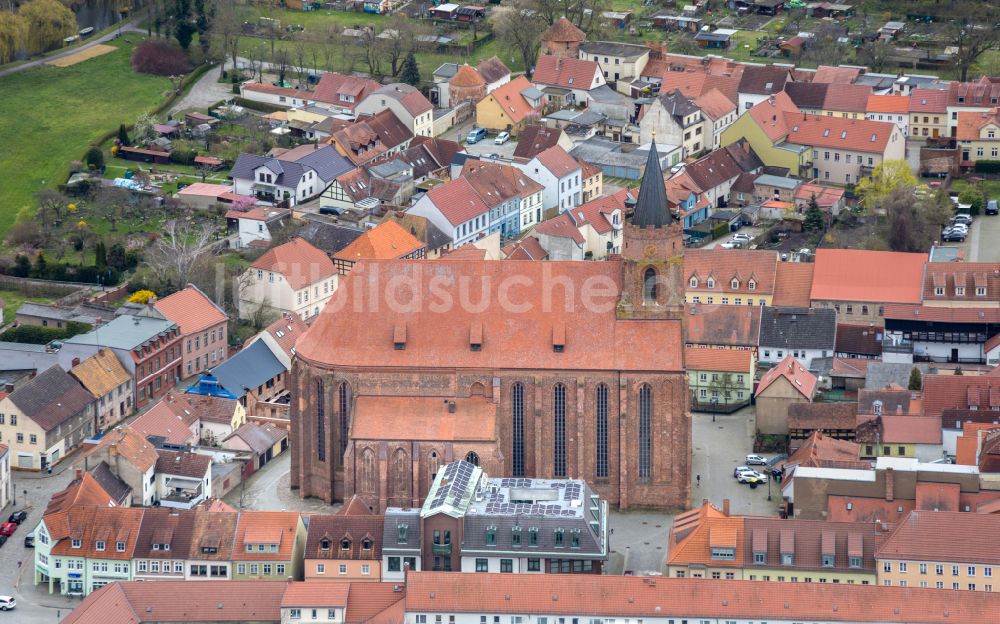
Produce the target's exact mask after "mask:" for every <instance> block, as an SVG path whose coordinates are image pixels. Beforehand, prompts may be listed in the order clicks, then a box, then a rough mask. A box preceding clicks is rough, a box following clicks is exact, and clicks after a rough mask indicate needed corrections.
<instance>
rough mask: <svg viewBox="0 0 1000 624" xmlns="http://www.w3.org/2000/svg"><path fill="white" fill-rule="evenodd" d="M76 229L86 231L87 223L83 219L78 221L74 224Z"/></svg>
mask: <svg viewBox="0 0 1000 624" xmlns="http://www.w3.org/2000/svg"><path fill="white" fill-rule="evenodd" d="M76 229H78V230H86V229H87V222H86V221H84V220H83V219H80V220H79V221H77V222H76Z"/></svg>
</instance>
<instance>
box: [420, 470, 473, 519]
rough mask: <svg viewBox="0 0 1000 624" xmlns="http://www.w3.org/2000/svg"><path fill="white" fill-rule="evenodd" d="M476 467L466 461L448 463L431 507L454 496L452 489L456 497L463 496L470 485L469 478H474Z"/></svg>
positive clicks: (441, 503)
mask: <svg viewBox="0 0 1000 624" xmlns="http://www.w3.org/2000/svg"><path fill="white" fill-rule="evenodd" d="M475 468H476V467H475V466H474V465H472V464H470V463H469V462H465V461H461V462H453V463H451V464H448V466H447V467H445V469H444V475H443V476H442V478H441V486H440V487H439V488H438V491H437V495H436V496H435V497H434V500H433V501H431V507H432V508H436V507H440V506H442V505H444V504H445V503H447V502H448V498H449V497H451V496H452V491H454V495H455V496H456V497H461V496H462V494H464V493H465V490H466V489H468V487H469V479H471V478H472V473H473V471H474V470H475Z"/></svg>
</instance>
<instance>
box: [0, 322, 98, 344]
mask: <svg viewBox="0 0 1000 624" xmlns="http://www.w3.org/2000/svg"><path fill="white" fill-rule="evenodd" d="M91 329H92V328H91V326H90V325H88V324H87V323H78V322H77V321H69V322H68V323H66V327H63V328H61V329H60V328H57V327H41V326H38V325H18V326H17V327H12V328H10V329H8V330H7V331H5V332H4V333H2V334H0V340H3V341H4V342H21V343H31V344H48V343H50V342H52V341H53V340H63V339H65V338H71V337H73V336H76V335H77V334H82V333H85V332H88V331H90V330H91Z"/></svg>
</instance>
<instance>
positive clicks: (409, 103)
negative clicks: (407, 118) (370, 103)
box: [369, 82, 434, 117]
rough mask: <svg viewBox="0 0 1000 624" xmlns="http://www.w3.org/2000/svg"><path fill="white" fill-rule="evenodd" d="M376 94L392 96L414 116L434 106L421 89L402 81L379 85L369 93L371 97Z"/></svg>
mask: <svg viewBox="0 0 1000 624" xmlns="http://www.w3.org/2000/svg"><path fill="white" fill-rule="evenodd" d="M374 96H385V97H390V98H392V99H394V100H396V101H398V102H399V103H400V104H401V105H402V106H403V108H404V109H406V112H408V113H409V114H410V115H412V116H414V117H416V116H418V115H422V114H423V113H426V112H428V111H430V110H432V109H433V108H434V106H433V105H432V104H431V103H430V100H428V99H427V98H426V97H424V94H423V93H421V92H420V90H419V89H417V88H416V87H413V86H410V85H408V84H405V83H402V82H394V83H392V84H387V85H385V86H384V87H379V88H378V89H377V90H375V91H374V92H373V93H371V94H370V95H369V97H374Z"/></svg>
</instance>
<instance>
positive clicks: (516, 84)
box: [486, 76, 538, 123]
mask: <svg viewBox="0 0 1000 624" xmlns="http://www.w3.org/2000/svg"><path fill="white" fill-rule="evenodd" d="M531 86H532V85H531V83H530V82H528V79H527V78H525V77H524V76H518V77H517V78H514V79H513V80H511V81H510V82H508V83H507V84H505V85H503V86H501V87H498V88H496V89H494V90H493V91H492V92H491V93H490V94H488V95H487V96H486V99H493V100H495V101H496V103H497V104H498V105H499V106H500V108H501V110H503V112H504V114H505V115H507V117H509V118H510V120H511V121H513V122H514V123H520V122H521V121H523V120H524V118H525V117H527V116H528V115H530V114H532V113H537V112H538V111H537V110H535V109H534V108H532V107H531V104H529V103H528V100H526V99H525V98H524V96H523V95H521V92H522V91H524V90H525V89H529V88H531Z"/></svg>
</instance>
